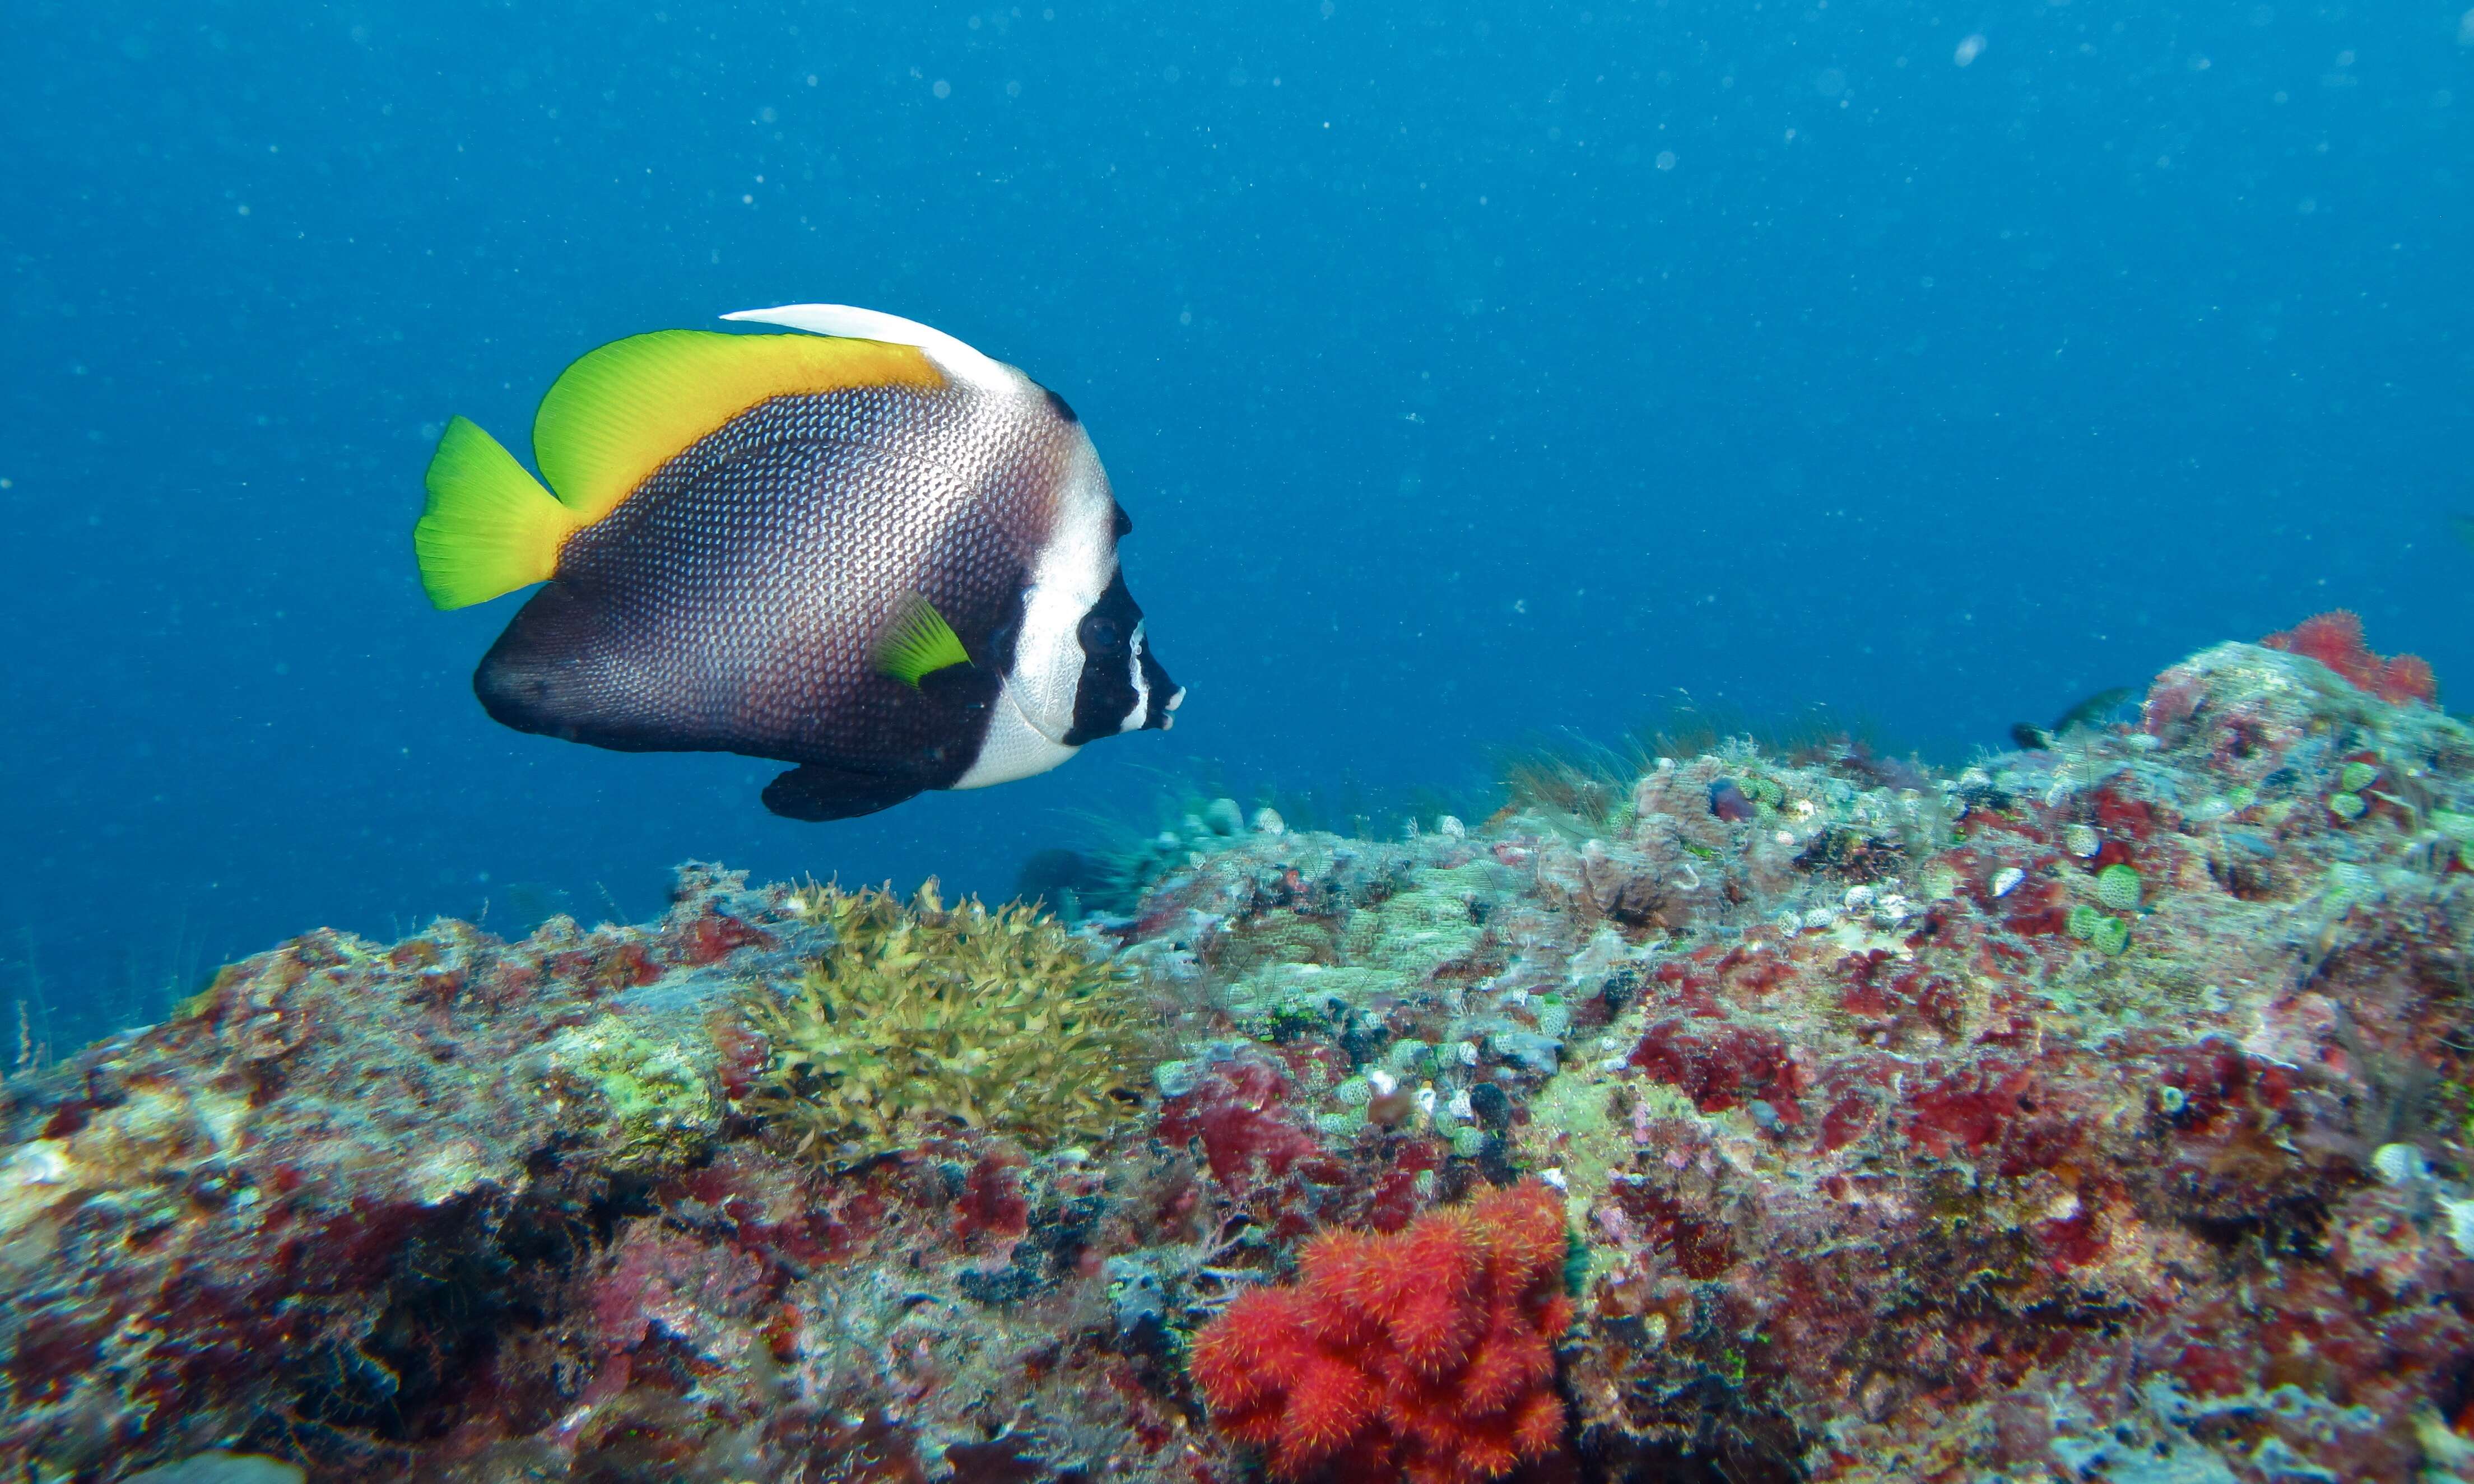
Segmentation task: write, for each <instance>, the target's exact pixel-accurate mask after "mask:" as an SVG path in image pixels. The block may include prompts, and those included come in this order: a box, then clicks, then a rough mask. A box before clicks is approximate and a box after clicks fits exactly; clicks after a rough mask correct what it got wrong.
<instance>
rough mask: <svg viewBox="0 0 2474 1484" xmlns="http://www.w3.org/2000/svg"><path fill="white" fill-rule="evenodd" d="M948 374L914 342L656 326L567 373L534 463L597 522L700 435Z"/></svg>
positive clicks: (578, 510) (546, 412)
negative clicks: (846, 394) (753, 415)
mask: <svg viewBox="0 0 2474 1484" xmlns="http://www.w3.org/2000/svg"><path fill="white" fill-rule="evenodd" d="M944 380H945V378H944V375H943V374H942V373H941V372H939V371H937V369H936V367H935V364H934V362H932V361H930V360H929V359H928V357H927V356H926V355H925V354H923V353H921V352H920V351H919V349H918V348H917V347H916V346H908V345H887V344H885V343H883V342H881V341H875V340H850V339H836V338H832V337H829V336H825V335H740V334H731V333H727V332H725V331H721V330H712V329H657V330H654V331H653V332H652V333H650V334H643V335H630V336H628V337H627V338H626V339H624V340H614V341H612V342H611V343H610V344H608V345H605V346H603V347H601V348H600V349H599V350H597V351H594V352H591V353H587V354H586V355H585V356H583V357H582V358H581V359H579V360H578V361H576V363H575V364H574V365H572V366H570V367H568V368H567V370H565V371H564V372H561V373H560V374H559V378H558V379H557V380H556V381H554V382H552V383H551V384H550V389H549V391H548V392H547V393H546V394H544V396H543V397H542V404H541V410H540V411H539V412H538V413H536V414H535V415H534V418H533V462H535V463H536V464H539V465H540V466H541V472H542V477H543V478H545V479H546V480H548V481H549V487H550V488H551V489H553V490H555V491H557V492H558V498H559V499H560V500H561V501H562V502H564V503H565V504H566V505H567V507H568V508H569V509H570V510H572V511H574V512H575V514H576V517H577V518H578V520H580V521H581V522H582V523H584V524H587V525H590V524H592V523H594V522H595V521H598V520H600V519H601V518H602V517H603V516H605V515H608V514H609V513H610V512H611V511H612V510H613V509H615V508H617V506H618V502H619V501H620V500H623V499H626V498H627V497H628V496H629V495H631V494H633V493H635V491H636V488H637V487H638V486H639V485H641V484H643V482H644V481H645V480H646V479H647V478H649V477H651V475H652V474H653V473H654V471H656V470H658V469H660V468H661V467H662V466H663V465H664V464H667V463H668V462H669V461H670V460H671V459H673V458H676V457H677V456H678V455H679V454H680V453H681V452H683V451H685V450H687V449H688V448H689V447H690V446H691V445H692V444H694V443H695V442H696V441H697V440H699V439H701V438H704V437H706V436H708V435H710V434H712V433H714V432H716V430H718V429H719V428H720V427H721V426H723V425H724V424H726V423H728V422H729V421H730V420H731V419H733V418H735V417H738V416H739V415H740V414H741V413H743V412H746V411H747V410H749V409H750V408H752V407H757V406H761V405H762V404H764V402H767V401H771V400H773V399H774V398H776V397H795V396H813V395H817V394H821V393H825V392H832V391H838V390H841V389H843V388H846V387H855V386H910V387H918V388H921V389H933V388H934V387H938V386H942V385H943V384H944Z"/></svg>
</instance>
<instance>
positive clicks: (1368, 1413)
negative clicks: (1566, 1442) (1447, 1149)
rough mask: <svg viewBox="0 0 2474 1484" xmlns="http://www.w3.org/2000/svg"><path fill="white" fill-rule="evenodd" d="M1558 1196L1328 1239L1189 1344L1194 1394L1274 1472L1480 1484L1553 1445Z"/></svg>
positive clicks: (1369, 1483) (1528, 1189) (1564, 1317)
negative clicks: (1289, 1282)
mask: <svg viewBox="0 0 2474 1484" xmlns="http://www.w3.org/2000/svg"><path fill="white" fill-rule="evenodd" d="M1298 1269H1299V1276H1298V1281H1297V1283H1296V1284H1295V1285H1294V1286H1292V1287H1284V1288H1257V1289H1254V1290H1252V1291H1250V1292H1249V1293H1246V1294H1244V1295H1241V1296H1240V1297H1239V1298H1238V1299H1237V1301H1236V1302H1233V1303H1231V1304H1230V1305H1229V1306H1228V1310H1227V1312H1226V1313H1225V1314H1222V1315H1221V1316H1220V1317H1219V1318H1218V1319H1215V1320H1213V1321H1212V1322H1211V1323H1210V1324H1208V1325H1206V1326H1203V1328H1202V1330H1201V1332H1200V1333H1198V1334H1197V1335H1196V1336H1195V1337H1194V1357H1193V1373H1194V1379H1195V1383H1196V1385H1197V1386H1198V1387H1199V1388H1200V1389H1201V1393H1202V1396H1203V1398H1204V1399H1205V1400H1206V1401H1207V1402H1209V1404H1210V1407H1211V1415H1212V1418H1213V1421H1214V1422H1216V1423H1218V1424H1219V1426H1220V1428H1221V1430H1222V1431H1224V1432H1225V1433H1226V1434H1228V1435H1229V1436H1230V1437H1232V1438H1236V1439H1238V1440H1240V1441H1242V1442H1246V1443H1251V1444H1255V1445H1258V1446H1260V1447H1263V1448H1268V1449H1269V1450H1270V1453H1271V1458H1272V1469H1273V1472H1274V1473H1275V1474H1277V1475H1279V1476H1280V1477H1282V1478H1287V1479H1303V1478H1306V1477H1309V1476H1311V1475H1312V1474H1313V1473H1315V1472H1317V1471H1319V1470H1321V1471H1325V1472H1328V1474H1329V1476H1330V1477H1331V1478H1333V1479H1334V1480H1336V1481H1347V1484H1385V1481H1391V1480H1408V1481H1410V1484H1482V1481H1484V1480H1488V1479H1494V1478H1500V1477H1501V1476H1502V1475H1504V1474H1506V1473H1509V1472H1512V1470H1513V1469H1514V1468H1515V1467H1516V1466H1517V1465H1519V1464H1520V1463H1521V1462H1523V1461H1524V1460H1528V1461H1535V1460H1538V1459H1542V1458H1544V1457H1545V1456H1546V1455H1547V1454H1549V1453H1551V1452H1553V1451H1555V1450H1556V1449H1557V1448H1559V1447H1561V1445H1562V1442H1563V1437H1564V1399H1563V1398H1562V1397H1561V1396H1560V1395H1558V1394H1557V1392H1556V1390H1555V1343H1556V1341H1558V1340H1560V1339H1562V1338H1563V1335H1564V1330H1565V1329H1567V1328H1569V1327H1570V1326H1571V1322H1572V1305H1571V1302H1570V1301H1569V1300H1568V1299H1566V1298H1565V1297H1564V1206H1563V1202H1562V1201H1561V1200H1560V1199H1559V1198H1558V1197H1557V1196H1556V1195H1555V1194H1554V1193H1553V1192H1552V1191H1550V1190H1548V1189H1547V1188H1546V1187H1545V1186H1543V1185H1540V1184H1536V1183H1531V1184H1527V1185H1522V1186H1516V1187H1515V1188H1512V1189H1509V1190H1502V1191H1498V1192H1496V1193H1494V1194H1492V1195H1490V1196H1487V1197H1485V1198H1484V1199H1482V1200H1480V1201H1478V1202H1476V1203H1475V1204H1473V1205H1471V1206H1469V1207H1468V1208H1467V1209H1466V1210H1450V1211H1434V1212H1429V1213H1428V1214H1426V1215H1424V1216H1420V1217H1419V1218H1418V1219H1417V1220H1416V1221H1415V1222H1412V1223H1411V1224H1410V1226H1409V1229H1407V1230H1406V1231H1403V1232H1401V1233H1399V1234H1397V1235H1395V1236H1374V1237H1370V1236H1361V1235H1357V1234H1355V1233H1350V1232H1338V1231H1334V1232H1325V1233H1324V1234H1323V1235H1322V1236H1319V1237H1317V1238H1315V1239H1314V1241H1313V1242H1311V1243H1309V1244H1308V1245H1307V1247H1306V1249H1305V1253H1304V1256H1303V1257H1302V1258H1301V1259H1300V1260H1299V1263H1298Z"/></svg>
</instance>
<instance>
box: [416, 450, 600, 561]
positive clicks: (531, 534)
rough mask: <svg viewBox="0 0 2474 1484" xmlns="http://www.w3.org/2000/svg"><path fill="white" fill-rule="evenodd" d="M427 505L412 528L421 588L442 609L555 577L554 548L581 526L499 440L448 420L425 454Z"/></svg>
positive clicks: (556, 550) (556, 555) (556, 554)
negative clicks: (435, 446)
mask: <svg viewBox="0 0 2474 1484" xmlns="http://www.w3.org/2000/svg"><path fill="white" fill-rule="evenodd" d="M424 482H425V483H426V484H427V485H428V486H429V503H428V504H427V505H426V506H425V507H424V509H423V510H422V514H421V519H420V520H419V521H418V522H416V523H414V525H413V527H412V549H413V551H414V553H415V554H416V555H418V556H419V557H420V558H421V585H422V587H423V589H424V590H425V591H426V592H427V593H428V594H429V600H430V601H431V602H433V603H435V604H437V605H438V606H439V607H441V608H462V607H465V606H467V605H469V604H472V603H484V602H488V601H489V600H490V599H491V598H494V597H497V596H499V595H500V594H503V593H512V592H514V591H515V590H516V589H518V588H521V587H526V586H529V585H531V584H532V583H536V582H546V581H548V580H549V578H550V577H551V575H552V574H554V573H555V572H557V571H558V548H559V547H560V546H561V545H562V544H563V543H565V542H566V540H567V538H568V537H569V536H570V535H571V534H573V533H574V531H575V529H576V527H577V526H578V525H580V524H582V522H580V521H578V520H577V519H576V517H575V515H574V514H573V513H572V512H571V511H570V510H569V509H568V508H567V507H566V506H565V505H562V504H560V503H559V502H558V500H557V499H555V498H554V497H552V496H551V494H550V492H549V491H547V490H546V489H544V488H543V487H542V483H541V481H540V480H538V479H536V478H534V477H533V476H532V475H531V474H527V473H526V472H525V471H524V466H523V465H521V464H519V463H517V462H516V456H515V455H514V454H512V453H509V452H508V451H507V450H505V449H503V448H501V447H499V444H498V441H497V439H496V438H493V437H491V436H490V435H489V434H488V433H485V432H483V431H481V429H480V428H479V427H477V426H473V424H472V423H471V422H468V421H467V420H465V419H463V418H449V420H448V423H447V431H446V432H445V433H444V434H442V435H441V436H440V437H439V440H438V451H437V452H436V453H433V454H431V455H430V458H429V474H428V475H427V477H426V479H425V480H424Z"/></svg>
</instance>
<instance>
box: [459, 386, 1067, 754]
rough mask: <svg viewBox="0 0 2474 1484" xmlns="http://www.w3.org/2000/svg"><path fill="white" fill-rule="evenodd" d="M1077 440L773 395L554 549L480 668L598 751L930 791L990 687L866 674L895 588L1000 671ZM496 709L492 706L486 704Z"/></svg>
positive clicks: (1043, 421) (1054, 432) (879, 405)
mask: <svg viewBox="0 0 2474 1484" xmlns="http://www.w3.org/2000/svg"><path fill="white" fill-rule="evenodd" d="M1081 440H1082V433H1081V431H1080V429H1079V427H1077V426H1074V425H1072V424H1069V423H1066V422H1065V421H1063V419H1061V418H1060V417H1058V416H1057V415H1056V414H1055V412H1054V410H1053V409H1052V408H1051V407H1050V405H1049V403H1048V401H1047V399H1045V398H1043V397H1039V396H1036V395H1033V396H1029V397H1023V398H1010V397H1008V398H996V397H991V396H988V395H986V394H984V393H979V392H974V391H973V390H971V389H969V388H967V387H964V386H960V385H957V384H948V385H947V386H945V387H943V388H940V389H937V390H934V391H925V392H923V391H920V390H917V389H913V388H906V387H884V386H871V387H856V388H848V389H843V390H838V391H835V392H830V393H825V394H821V395H816V396H800V397H781V398H775V399H773V400H772V401H767V402H765V403H764V404H762V405H760V406H758V407H756V408H753V409H751V410H750V411H748V412H746V413H743V414H741V415H740V417H738V418H736V419H733V420H732V421H731V422H730V423H729V424H727V425H725V426H723V427H721V428H719V429H717V430H716V431H715V432H714V433H712V434H709V435H708V436H706V437H705V438H703V439H701V440H699V441H698V442H697V443H695V444H694V445H692V446H691V447H690V448H689V449H687V450H684V451H683V452H681V453H680V454H679V455H678V456H677V457H675V458H673V459H671V460H670V461H669V462H668V463H667V464H665V465H664V466H663V467H662V468H661V469H660V470H659V471H657V472H656V473H655V474H653V476H652V477H651V478H649V479H647V480H646V481H645V482H644V484H643V486H642V487H640V488H639V489H638V490H637V491H636V492H635V493H634V494H632V495H630V496H629V497H628V498H627V499H626V500H624V501H623V502H621V503H620V504H619V506H618V508H617V509H616V510H614V511H613V512H612V513H611V514H610V516H609V517H607V518H606V519H604V520H603V521H601V522H599V523H595V524H594V525H592V526H590V527H587V528H586V529H584V530H583V531H580V532H578V533H577V534H576V536H575V537H574V538H573V539H572V540H570V542H569V544H568V546H567V547H566V549H565V550H564V551H563V552H562V554H561V558H560V567H559V574H558V580H557V581H555V582H553V583H551V584H550V585H549V586H547V587H546V588H545V589H544V590H543V591H542V592H541V593H540V594H538V595H536V596H535V597H534V599H533V600H532V602H531V603H530V604H528V605H527V606H526V608H525V610H524V611H523V613H521V614H520V615H519V616H518V618H517V620H516V622H515V623H513V624H511V625H510V627H509V629H508V632H507V635H506V637H505V638H503V639H502V640H501V641H500V643H499V645H498V647H497V649H494V650H493V651H492V654H491V657H490V659H489V661H487V662H485V665H484V669H483V675H482V677H481V681H480V684H481V686H482V689H483V692H484V697H485V699H492V700H494V707H493V709H494V710H497V709H498V705H499V704H508V705H511V706H512V707H513V708H514V709H515V710H517V711H518V712H519V713H521V720H519V722H518V724H522V725H526V726H527V729H530V730H535V731H546V732H550V733H552V734H554V735H558V736H564V737H570V738H573V739H575V740H578V741H584V742H597V743H599V744H601V745H605V746H618V747H626V748H634V749H652V748H664V749H667V748H676V749H684V750H715V751H732V752H741V753H747V754H751V755H755V756H761V757H772V758H780V759H784V760H786V761H790V762H803V763H805V762H813V763H823V764H826V765H829V766H852V767H859V768H862V769H871V770H874V769H883V768H885V767H886V766H888V764H889V765H890V766H893V767H894V768H896V769H899V770H901V771H905V772H908V773H910V775H912V776H914V777H916V778H917V779H918V781H920V782H922V783H923V784H927V785H929V786H934V785H936V784H939V783H944V782H950V781H951V778H952V776H953V775H956V774H958V773H959V772H960V771H961V770H962V768H964V767H966V766H968V763H969V760H970V753H971V752H972V751H973V749H974V748H975V747H976V745H977V742H978V739H979V737H980V736H981V735H982V729H983V727H984V709H985V707H986V706H987V705H988V703H989V702H990V701H991V700H992V699H993V697H994V693H995V691H996V681H995V679H994V677H993V676H977V677H972V678H969V679H966V680H964V681H961V682H958V683H956V684H951V685H946V686H941V687H934V688H930V689H929V690H928V691H925V692H923V691H922V690H918V689H914V688H912V687H910V686H906V685H904V684H902V683H901V682H899V681H897V680H893V679H891V678H889V677H886V676H884V675H882V674H879V673H877V671H876V669H875V667H874V664H873V655H872V651H873V648H874V645H875V643H876V640H877V637H878V635H879V633H880V632H881V631H882V629H883V627H884V625H885V623H886V622H887V621H889V620H890V619H891V617H892V616H893V614H894V613H895V611H896V609H897V608H898V606H899V604H900V602H901V601H902V599H903V597H904V596H905V595H906V594H908V593H911V592H918V593H921V594H923V595H925V596H927V597H928V598H929V600H930V601H932V602H933V603H934V604H935V605H936V607H937V609H938V611H939V612H940V613H942V614H943V615H944V617H945V619H946V620H947V621H948V622H949V623H951V624H952V625H953V626H954V628H955V630H956V632H957V633H958V634H959V635H960V636H961V639H962V642H963V645H964V646H965V647H966V648H967V649H969V650H970V651H971V652H972V653H973V654H974V655H977V656H980V657H982V658H983V659H988V658H993V659H995V660H996V661H997V662H998V663H1000V664H1002V663H1003V662H1004V661H1005V659H1006V658H1007V656H1006V655H1004V654H1002V653H998V654H993V655H992V654H991V650H992V649H1002V648H1003V646H1004V639H1003V636H1004V634H1005V632H1006V631H1007V627H1008V625H1009V623H1010V621H1011V620H1012V618H1013V616H1014V612H1015V609H1016V607H1017V605H1018V602H1019V596H1020V592H1021V588H1022V584H1023V581H1024V574H1025V572H1026V571H1027V569H1028V567H1029V565H1030V563H1031V560H1032V559H1033V557H1034V556H1035V554H1036V552H1037V551H1038V549H1039V547H1041V545H1042V544H1043V543H1044V542H1045V541H1047V540H1048V538H1049V535H1050V532H1051V527H1052V525H1053V523H1054V520H1055V510H1056V506H1057V494H1058V489H1059V486H1060V484H1061V482H1062V481H1063V479H1064V478H1065V477H1066V475H1067V474H1068V472H1069V471H1070V469H1071V467H1072V463H1073V459H1074V455H1075V452H1076V450H1077V449H1078V448H1079V444H1080V441H1081ZM494 692H495V696H494Z"/></svg>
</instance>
